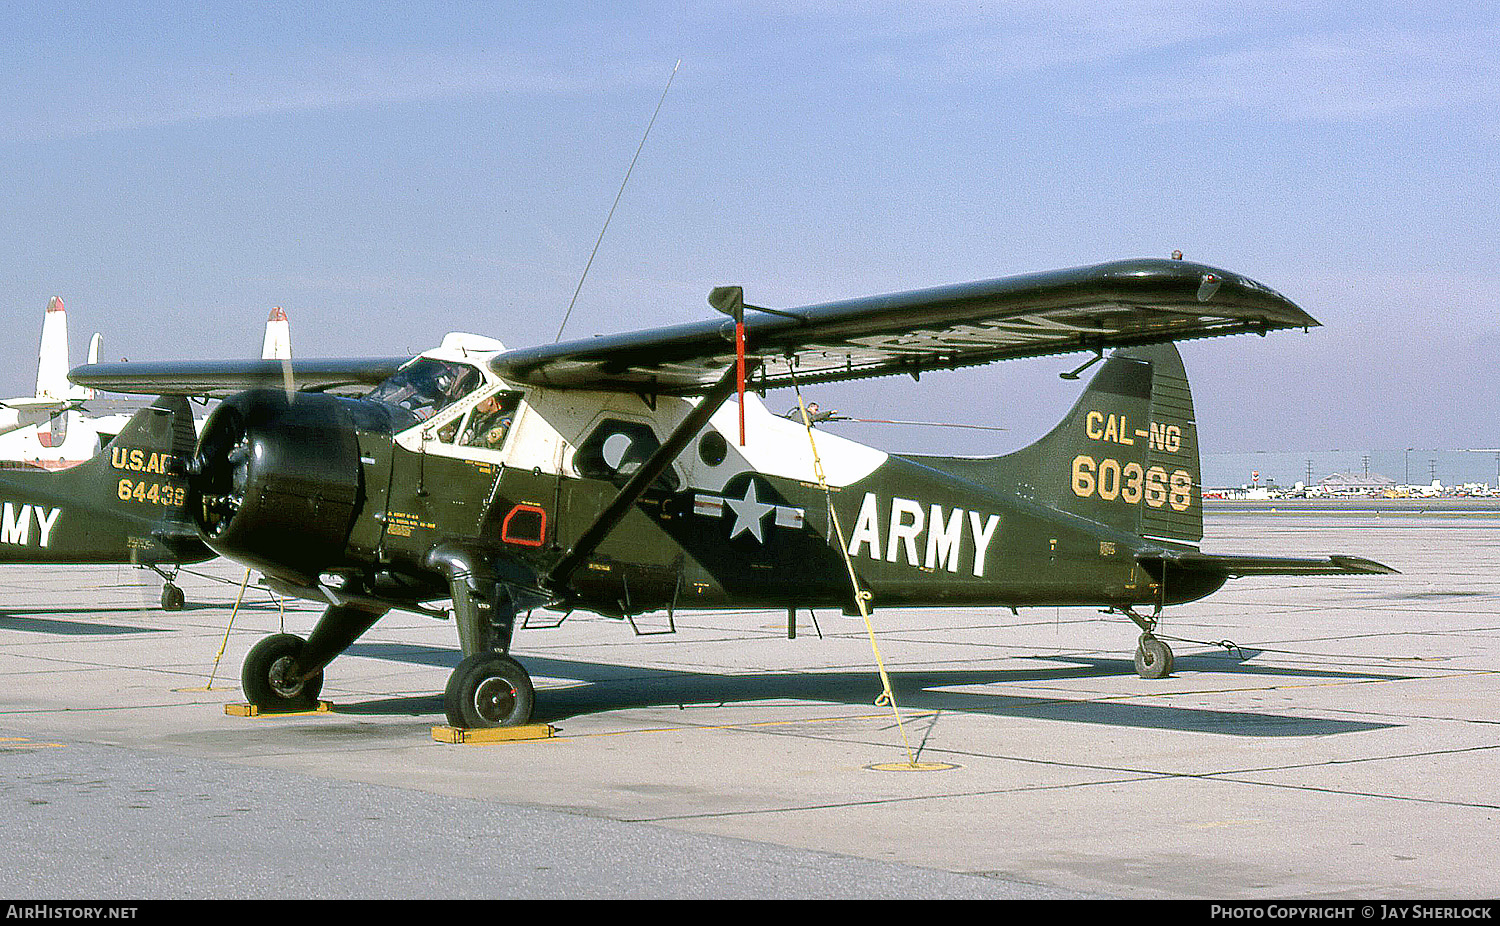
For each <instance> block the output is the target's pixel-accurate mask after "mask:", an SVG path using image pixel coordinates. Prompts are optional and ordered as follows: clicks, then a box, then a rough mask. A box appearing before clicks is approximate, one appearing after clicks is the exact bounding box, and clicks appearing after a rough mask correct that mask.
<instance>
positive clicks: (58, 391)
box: [36, 296, 69, 399]
mask: <svg viewBox="0 0 1500 926" xmlns="http://www.w3.org/2000/svg"><path fill="white" fill-rule="evenodd" d="M68 390H69V383H68V315H67V311H66V310H65V309H64V308H63V301H62V300H61V299H60V298H58V297H57V296H53V297H52V298H51V300H49V301H48V302H47V314H46V315H45V316H44V318H43V320H42V348H41V351H40V353H39V354H38V357H37V368H36V397H37V398H39V399H43V398H45V399H64V398H67V397H68Z"/></svg>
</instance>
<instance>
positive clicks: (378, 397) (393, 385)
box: [365, 357, 484, 421]
mask: <svg viewBox="0 0 1500 926" xmlns="http://www.w3.org/2000/svg"><path fill="white" fill-rule="evenodd" d="M483 382H484V377H483V376H482V375H480V372H479V371H478V370H477V369H475V368H474V367H472V366H469V365H468V364H464V363H454V362H452V361H449V360H434V359H432V358H430V357H424V358H422V359H421V360H418V361H416V362H415V363H412V364H409V365H408V366H406V367H403V368H402V369H401V370H400V371H399V372H397V373H396V374H395V375H394V376H392V377H391V378H389V379H387V380H386V381H385V382H383V383H381V384H380V385H378V386H376V387H375V388H374V389H372V390H370V392H369V394H368V395H366V396H365V398H367V399H373V400H374V401H376V402H381V403H384V404H386V405H390V406H393V407H395V408H398V409H401V410H403V411H405V412H407V413H409V414H410V415H411V416H412V417H413V418H414V419H415V420H416V421H426V420H427V419H428V418H431V417H432V416H433V415H435V414H437V413H438V412H440V411H442V410H443V409H445V408H447V407H448V406H449V405H452V404H453V403H454V402H457V401H458V400H460V399H462V398H463V397H464V396H466V395H468V394H469V393H471V392H473V391H474V390H475V389H476V388H478V387H479V385H480V384H481V383H483Z"/></svg>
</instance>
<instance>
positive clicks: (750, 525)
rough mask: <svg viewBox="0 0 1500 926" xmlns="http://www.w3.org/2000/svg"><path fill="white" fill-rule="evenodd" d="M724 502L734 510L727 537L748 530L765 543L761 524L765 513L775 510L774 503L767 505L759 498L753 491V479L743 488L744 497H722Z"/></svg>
mask: <svg viewBox="0 0 1500 926" xmlns="http://www.w3.org/2000/svg"><path fill="white" fill-rule="evenodd" d="M724 504H725V505H727V506H729V509H730V510H731V511H733V512H734V529H733V530H731V531H730V532H729V539H730V540H733V539H734V538H736V537H738V536H739V535H741V534H743V533H745V532H746V531H749V532H750V533H751V534H753V535H754V536H755V539H756V541H757V542H759V543H765V542H766V537H765V533H764V532H763V531H762V530H761V525H762V524H763V523H765V520H766V515H768V514H770V513H771V512H773V511H775V510H776V506H775V505H768V504H766V503H765V502H763V501H761V500H760V496H759V495H757V494H756V492H755V480H753V479H752V480H751V481H750V483H749V485H748V486H747V488H746V489H745V497H744V498H729V497H727V496H726V497H725V498H724Z"/></svg>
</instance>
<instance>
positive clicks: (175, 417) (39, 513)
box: [0, 396, 215, 611]
mask: <svg viewBox="0 0 1500 926" xmlns="http://www.w3.org/2000/svg"><path fill="white" fill-rule="evenodd" d="M195 442H196V434H195V432H194V429H193V413H192V408H191V407H190V406H189V404H188V400H187V399H186V398H184V397H182V396H163V397H162V398H160V399H158V400H157V401H156V402H155V403H154V404H152V405H150V406H148V407H146V408H143V409H141V410H140V411H138V412H136V413H135V414H134V415H133V416H131V418H130V421H129V422H128V423H127V424H126V425H125V427H123V428H121V429H120V432H119V433H118V434H116V435H115V436H114V438H113V439H112V440H111V441H110V442H109V444H108V445H107V446H106V447H105V448H104V449H103V450H102V451H101V452H100V453H98V454H97V455H95V456H94V457H92V458H91V459H89V460H86V461H84V462H82V463H79V464H77V465H76V466H71V467H69V468H68V469H64V470H58V471H49V470H39V469H0V563H7V564H9V563H16V564H43V563H52V564H60V563H61V564H66V563H121V564H125V563H128V564H130V565H133V566H139V567H141V568H145V569H152V570H154V571H156V572H157V573H158V574H160V575H161V576H162V578H163V579H164V580H165V584H164V585H163V587H162V595H161V605H162V608H164V609H166V610H169V611H175V610H180V609H181V608H182V606H183V594H182V589H181V588H179V587H178V586H177V585H175V584H174V583H173V579H174V577H175V574H176V570H177V568H178V567H180V566H182V565H184V564H187V563H197V562H202V561H204V560H207V559H212V558H213V557H214V556H215V554H214V552H213V551H212V550H210V549H209V548H208V547H206V546H204V544H203V542H202V541H201V540H200V539H199V538H198V533H197V530H196V529H195V528H194V526H193V523H192V521H191V520H190V519H189V518H188V516H187V513H186V501H187V485H186V483H185V481H184V480H183V478H182V477H181V476H180V475H173V474H172V472H171V470H172V469H173V461H174V460H181V459H183V458H185V457H186V456H188V455H191V454H192V452H193V448H194V445H195ZM163 570H170V572H167V571H163Z"/></svg>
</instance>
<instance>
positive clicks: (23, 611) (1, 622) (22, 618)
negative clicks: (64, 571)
mask: <svg viewBox="0 0 1500 926" xmlns="http://www.w3.org/2000/svg"><path fill="white" fill-rule="evenodd" d="M222 607H223V606H222V605H221V604H218V603H209V604H198V605H194V604H192V603H188V604H186V605H184V606H183V608H182V609H181V610H183V611H194V610H198V609H204V610H210V609H220V608H222ZM155 609H156V605H155V604H154V603H153V604H150V605H146V604H141V605H123V606H120V607H115V608H100V607H86V608H83V607H80V608H59V607H54V606H49V607H45V608H6V609H4V610H0V631H5V630H19V631H21V632H23V633H46V634H54V635H57V636H64V637H91V636H93V637H107V636H120V635H123V634H132V633H162V632H163V631H167V630H170V629H171V628H166V627H140V626H136V625H133V624H110V623H105V622H103V621H96V620H82V621H70V620H59V619H57V618H56V617H32V616H30V615H33V614H48V615H57V614H87V615H97V614H118V615H129V616H131V617H140V616H141V615H142V614H143V613H144V612H147V611H153V610H155ZM275 609H276V605H275V603H274V602H272V603H256V604H249V603H247V604H243V605H241V606H240V610H241V611H265V610H275Z"/></svg>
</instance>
